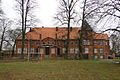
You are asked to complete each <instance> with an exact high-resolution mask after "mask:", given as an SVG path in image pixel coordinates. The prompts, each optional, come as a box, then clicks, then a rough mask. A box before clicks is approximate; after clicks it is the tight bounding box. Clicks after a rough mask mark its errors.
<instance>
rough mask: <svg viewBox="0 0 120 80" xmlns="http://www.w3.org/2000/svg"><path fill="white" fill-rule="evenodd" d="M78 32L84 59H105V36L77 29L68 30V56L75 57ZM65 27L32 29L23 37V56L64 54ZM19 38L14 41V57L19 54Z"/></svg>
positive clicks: (106, 46) (107, 39) (77, 49)
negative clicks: (80, 37)
mask: <svg viewBox="0 0 120 80" xmlns="http://www.w3.org/2000/svg"><path fill="white" fill-rule="evenodd" d="M78 32H81V33H83V39H82V54H83V56H84V57H85V58H86V59H92V58H95V59H97V58H107V56H108V55H109V53H110V47H109V38H108V35H107V34H101V33H96V32H94V31H91V30H87V29H85V30H84V31H81V30H80V29H79V28H78V27H73V28H72V27H71V28H70V40H69V45H68V46H69V49H68V53H69V54H68V55H77V54H78V52H79V39H78ZM66 37H67V28H66V27H52V28H48V27H41V28H32V29H30V31H29V32H27V33H26V36H25V48H24V54H28V53H29V54H32V55H38V56H39V55H42V56H44V55H49V56H59V55H64V54H65V52H66V48H65V45H66V41H65V40H66ZM21 47H22V42H21V37H18V38H17V39H16V55H19V54H20V53H21Z"/></svg>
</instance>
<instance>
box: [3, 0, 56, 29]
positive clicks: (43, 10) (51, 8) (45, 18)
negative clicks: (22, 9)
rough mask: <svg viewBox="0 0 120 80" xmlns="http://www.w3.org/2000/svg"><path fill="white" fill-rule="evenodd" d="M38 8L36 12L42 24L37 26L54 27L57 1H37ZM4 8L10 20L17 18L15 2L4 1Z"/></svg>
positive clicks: (12, 0) (13, 0)
mask: <svg viewBox="0 0 120 80" xmlns="http://www.w3.org/2000/svg"><path fill="white" fill-rule="evenodd" d="M37 2H38V5H39V6H38V8H37V9H36V10H35V15H36V16H37V18H38V19H40V21H41V22H40V23H39V24H38V25H37V26H48V27H49V26H50V27H52V26H54V25H53V21H52V20H53V17H54V14H55V12H56V10H57V5H58V3H57V1H56V0H37ZM2 7H3V9H4V12H5V14H6V15H7V17H9V18H12V19H14V18H16V13H15V0H2Z"/></svg>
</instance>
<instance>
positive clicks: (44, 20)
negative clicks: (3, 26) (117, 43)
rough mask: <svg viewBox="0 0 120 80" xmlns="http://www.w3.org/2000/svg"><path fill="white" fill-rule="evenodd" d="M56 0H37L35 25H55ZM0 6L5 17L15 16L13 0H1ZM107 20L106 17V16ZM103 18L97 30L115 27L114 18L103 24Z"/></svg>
mask: <svg viewBox="0 0 120 80" xmlns="http://www.w3.org/2000/svg"><path fill="white" fill-rule="evenodd" d="M57 1H58V0H37V3H38V5H39V6H38V8H37V9H36V11H35V13H36V16H37V18H38V19H40V21H41V22H40V23H39V24H38V25H37V26H36V27H41V26H45V27H56V26H55V25H54V21H53V17H54V15H55V13H56V11H57V7H58V2H57ZM2 7H3V10H4V12H5V13H6V15H7V17H9V18H13V19H14V18H16V14H15V0H2ZM106 20H107V18H106ZM106 20H104V21H103V22H102V23H100V24H97V30H100V31H101V30H105V28H110V27H115V26H116V25H118V24H117V22H116V21H114V19H113V20H112V19H111V21H110V22H107V24H106V25H105V23H106V22H105V21H106Z"/></svg>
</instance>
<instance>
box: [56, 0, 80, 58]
mask: <svg viewBox="0 0 120 80" xmlns="http://www.w3.org/2000/svg"><path fill="white" fill-rule="evenodd" d="M78 1H79V0H59V8H58V12H57V14H56V16H55V19H56V20H57V21H58V24H60V25H67V40H66V58H67V57H68V45H69V39H70V27H71V23H75V22H76V18H77V13H76V10H75V8H76V4H77V2H78Z"/></svg>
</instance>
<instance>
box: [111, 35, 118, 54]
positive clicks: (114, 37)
mask: <svg viewBox="0 0 120 80" xmlns="http://www.w3.org/2000/svg"><path fill="white" fill-rule="evenodd" d="M110 40H111V46H112V47H111V51H112V53H116V54H120V33H114V34H112V35H111V36H110Z"/></svg>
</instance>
